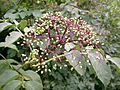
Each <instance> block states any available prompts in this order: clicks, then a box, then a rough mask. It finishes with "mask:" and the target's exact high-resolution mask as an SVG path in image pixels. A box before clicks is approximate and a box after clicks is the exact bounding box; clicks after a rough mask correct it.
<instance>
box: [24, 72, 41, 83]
mask: <svg viewBox="0 0 120 90" xmlns="http://www.w3.org/2000/svg"><path fill="white" fill-rule="evenodd" d="M26 76H28V77H30V78H31V80H35V81H38V82H39V83H41V85H42V81H41V78H40V76H39V75H38V74H37V73H36V72H34V71H32V70H28V71H26Z"/></svg>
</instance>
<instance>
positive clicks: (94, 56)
mask: <svg viewBox="0 0 120 90" xmlns="http://www.w3.org/2000/svg"><path fill="white" fill-rule="evenodd" d="M88 58H89V60H90V62H91V64H92V66H93V68H94V70H95V72H96V74H97V76H98V78H99V79H100V80H101V82H102V83H103V84H104V85H105V86H107V85H108V84H109V83H110V80H111V76H112V74H111V69H110V67H109V66H108V65H107V64H106V61H105V58H104V57H103V55H102V54H101V53H100V52H98V51H89V52H88Z"/></svg>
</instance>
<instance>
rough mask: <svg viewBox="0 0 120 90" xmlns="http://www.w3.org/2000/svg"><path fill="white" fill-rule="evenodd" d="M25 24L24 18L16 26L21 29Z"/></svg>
mask: <svg viewBox="0 0 120 90" xmlns="http://www.w3.org/2000/svg"><path fill="white" fill-rule="evenodd" d="M26 26H27V21H26V20H22V21H21V22H20V23H19V24H18V27H19V28H20V29H21V30H23V29H24V28H25V27H26Z"/></svg>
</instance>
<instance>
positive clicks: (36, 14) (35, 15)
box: [32, 10, 42, 18]
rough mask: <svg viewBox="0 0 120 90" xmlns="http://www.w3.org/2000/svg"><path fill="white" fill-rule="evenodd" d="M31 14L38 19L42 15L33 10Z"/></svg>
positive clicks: (38, 11)
mask: <svg viewBox="0 0 120 90" xmlns="http://www.w3.org/2000/svg"><path fill="white" fill-rule="evenodd" d="M32 14H33V16H34V17H35V18H38V17H40V16H41V15H42V13H41V11H40V10H34V11H32Z"/></svg>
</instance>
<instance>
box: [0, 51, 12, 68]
mask: <svg viewBox="0 0 120 90" xmlns="http://www.w3.org/2000/svg"><path fill="white" fill-rule="evenodd" d="M0 56H1V57H2V58H3V59H4V60H5V61H6V62H7V63H8V65H9V66H10V68H12V69H13V67H12V66H11V65H10V63H9V62H8V61H7V59H6V58H5V57H4V56H3V55H2V54H1V53H0Z"/></svg>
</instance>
